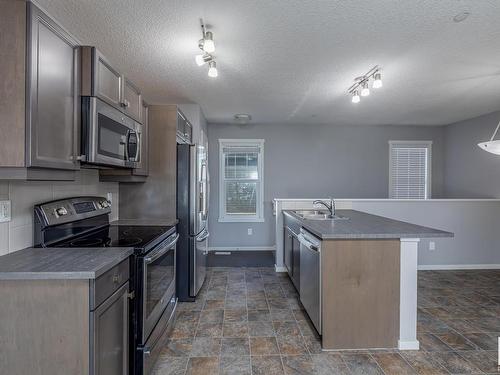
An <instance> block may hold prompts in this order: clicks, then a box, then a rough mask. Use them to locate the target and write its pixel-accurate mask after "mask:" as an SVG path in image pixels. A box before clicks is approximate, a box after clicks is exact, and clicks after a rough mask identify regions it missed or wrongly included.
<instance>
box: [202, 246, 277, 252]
mask: <svg viewBox="0 0 500 375" xmlns="http://www.w3.org/2000/svg"><path fill="white" fill-rule="evenodd" d="M275 250H276V246H213V247H211V246H210V247H209V248H208V251H275Z"/></svg>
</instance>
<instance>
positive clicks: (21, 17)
mask: <svg viewBox="0 0 500 375" xmlns="http://www.w3.org/2000/svg"><path fill="white" fill-rule="evenodd" d="M0 35H2V37H1V38H0V49H1V50H2V51H3V52H2V58H1V59H0V71H2V77H3V78H2V79H3V80H4V84H3V85H1V88H0V102H1V103H2V105H1V106H0V119H1V121H0V133H1V134H2V137H0V179H24V180H74V178H75V173H74V171H75V170H77V169H79V162H78V160H77V158H76V155H79V136H78V135H79V96H78V92H79V87H78V84H79V58H78V49H77V45H78V42H77V40H76V39H75V38H74V37H72V36H71V35H69V34H68V33H67V32H66V31H65V30H64V29H63V28H61V27H60V26H59V25H58V24H57V23H56V22H55V21H54V20H52V19H51V18H50V17H48V16H47V15H46V14H45V13H43V12H42V11H41V10H40V9H39V8H37V7H36V6H35V5H33V4H32V3H31V2H25V1H2V2H0ZM4 167H5V168H4Z"/></svg>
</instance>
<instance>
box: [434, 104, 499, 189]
mask: <svg viewBox="0 0 500 375" xmlns="http://www.w3.org/2000/svg"><path fill="white" fill-rule="evenodd" d="M499 121H500V112H494V113H490V114H488V115H484V116H480V117H476V118H473V119H470V120H466V121H461V122H457V123H454V124H451V125H448V126H446V127H445V130H444V137H445V150H446V152H445V168H444V172H445V174H444V181H445V184H444V191H445V195H446V197H447V198H500V157H499V156H497V155H493V154H490V153H488V152H485V151H483V150H481V149H480V148H479V147H478V146H477V143H478V142H483V141H487V140H489V139H490V137H491V135H492V134H493V131H494V130H495V127H496V125H497V124H498V122H499ZM499 136H500V134H499ZM497 139H500V137H497Z"/></svg>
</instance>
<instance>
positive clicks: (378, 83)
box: [373, 72, 382, 89]
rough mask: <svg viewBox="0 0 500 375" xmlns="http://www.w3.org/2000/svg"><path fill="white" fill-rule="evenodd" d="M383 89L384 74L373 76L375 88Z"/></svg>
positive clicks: (378, 73)
mask: <svg viewBox="0 0 500 375" xmlns="http://www.w3.org/2000/svg"><path fill="white" fill-rule="evenodd" d="M381 87H382V74H381V73H380V72H377V73H375V74H374V75H373V88H374V89H379V88H381Z"/></svg>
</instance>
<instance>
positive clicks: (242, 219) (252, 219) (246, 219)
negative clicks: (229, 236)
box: [218, 217, 265, 223]
mask: <svg viewBox="0 0 500 375" xmlns="http://www.w3.org/2000/svg"><path fill="white" fill-rule="evenodd" d="M218 221H219V223H264V222H265V220H264V218H262V217H237V218H232V217H231V218H228V217H219V220H218Z"/></svg>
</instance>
